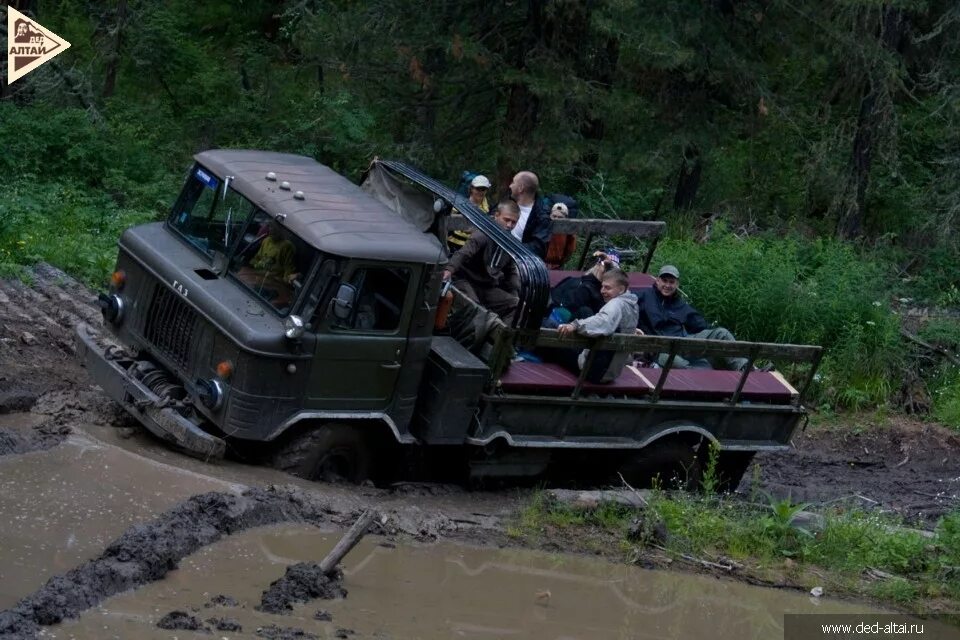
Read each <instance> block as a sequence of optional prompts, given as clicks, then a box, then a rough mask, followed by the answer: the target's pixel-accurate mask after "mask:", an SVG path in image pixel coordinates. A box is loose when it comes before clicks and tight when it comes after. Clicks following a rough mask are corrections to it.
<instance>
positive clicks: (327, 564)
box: [320, 509, 377, 575]
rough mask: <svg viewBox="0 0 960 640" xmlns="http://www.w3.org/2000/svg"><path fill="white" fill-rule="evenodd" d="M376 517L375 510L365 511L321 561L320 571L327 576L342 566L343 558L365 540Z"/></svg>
mask: <svg viewBox="0 0 960 640" xmlns="http://www.w3.org/2000/svg"><path fill="white" fill-rule="evenodd" d="M376 517H377V513H376V511H374V510H373V509H367V510H366V511H364V512H363V513H362V514H361V515H360V517H359V518H358V519H357V521H356V522H354V523H353V526H352V527H350V530H349V531H347V533H346V534H345V535H344V536H343V537H342V538H340V542H338V543H337V544H336V546H334V547H333V549H332V550H331V551H330V553H328V554H327V557H326V558H324V559H323V560H321V561H320V571H322V572H323V573H324V574H325V575H329V574H330V573H331V572H333V570H334V569H336V568H337V565H338V564H340V561H341V560H343V557H344V556H345V555H347V554H348V553H350V550H351V549H353V548H354V547H355V546H356V545H357V543H358V542H360V539H361V538H363V535H364V534H365V533H366V532H367V529H368V528H369V527H370V524H371V523H372V522H373V520H374V518H376Z"/></svg>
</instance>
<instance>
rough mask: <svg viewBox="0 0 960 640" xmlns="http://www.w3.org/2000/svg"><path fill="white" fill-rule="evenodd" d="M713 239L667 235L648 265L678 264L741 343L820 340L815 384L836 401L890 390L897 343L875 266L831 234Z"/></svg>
mask: <svg viewBox="0 0 960 640" xmlns="http://www.w3.org/2000/svg"><path fill="white" fill-rule="evenodd" d="M713 236H714V237H713V239H711V241H710V242H709V243H707V244H703V245H701V244H697V243H695V242H692V241H689V240H677V239H668V240H665V241H664V242H663V243H662V244H661V245H660V248H659V249H658V260H657V262H656V264H655V265H653V267H654V268H656V266H658V265H660V264H665V263H673V264H676V265H677V266H678V267H679V268H680V271H681V273H682V279H681V287H682V290H683V292H684V294H686V295H687V297H688V299H689V300H690V302H691V303H692V304H694V305H695V306H696V307H697V308H698V309H699V310H700V311H701V312H702V313H703V314H704V316H705V317H706V318H707V319H708V321H713V322H716V323H717V324H719V325H723V326H726V327H727V328H729V329H730V330H731V331H733V332H734V334H735V335H736V336H737V337H738V338H740V339H743V340H757V341H764V342H787V343H795V344H797V343H798V344H819V345H822V346H823V347H824V348H825V349H826V350H827V355H826V358H825V361H824V366H823V377H822V382H821V384H820V386H819V388H820V389H821V391H822V393H823V394H824V395H825V396H826V398H827V399H829V400H830V401H832V402H835V403H836V404H838V405H841V406H849V407H863V406H866V405H870V404H879V403H882V402H884V401H886V399H887V398H888V397H889V395H890V394H891V392H893V391H895V390H896V389H895V388H894V385H893V382H892V381H893V380H895V379H896V374H897V371H898V370H899V369H900V367H901V366H902V363H903V358H904V349H903V346H902V344H901V341H900V338H899V335H898V327H899V322H898V319H897V317H896V316H895V315H893V314H892V313H890V311H889V310H888V309H887V308H886V304H885V303H884V301H885V300H887V299H888V294H887V291H888V289H889V285H888V284H887V280H886V278H885V273H884V270H883V269H882V268H881V267H880V266H879V265H877V264H875V263H873V262H872V261H870V260H865V259H864V257H863V256H862V255H861V254H860V253H858V252H857V251H856V250H855V249H854V248H852V247H851V246H849V245H845V244H842V243H840V242H837V241H833V240H815V241H807V240H803V239H801V238H797V237H789V238H786V239H773V238H766V237H751V238H747V239H740V238H738V237H736V236H734V235H733V234H730V233H727V232H725V231H724V230H723V229H722V228H721V229H717V230H715V231H714V234H713Z"/></svg>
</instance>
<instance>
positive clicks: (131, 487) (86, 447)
mask: <svg viewBox="0 0 960 640" xmlns="http://www.w3.org/2000/svg"><path fill="white" fill-rule="evenodd" d="M4 419H5V420H7V419H11V420H12V419H13V418H11V416H5V417H4ZM235 490H237V486H236V485H234V484H232V483H229V482H226V481H223V480H218V479H216V478H212V477H208V476H201V475H199V474H191V473H184V472H181V471H178V470H175V469H172V468H169V467H166V466H165V465H162V464H157V463H154V462H151V461H150V460H148V459H145V458H143V457H140V456H136V455H131V454H129V453H126V452H124V451H122V450H120V449H117V448H116V447H110V446H105V445H104V444H103V443H101V442H98V441H97V440H95V439H92V438H90V437H88V436H86V435H84V434H82V433H74V434H72V435H70V436H68V437H67V439H66V440H65V441H64V442H63V443H62V444H61V445H59V446H57V447H54V448H52V449H48V450H46V451H36V452H32V453H26V454H22V455H16V456H4V457H0V513H2V514H4V524H3V526H2V528H0V549H3V553H0V609H2V608H4V607H7V606H10V605H12V604H14V603H15V602H16V601H17V599H18V598H19V597H21V596H23V595H25V594H27V593H29V592H31V591H32V590H33V589H34V588H36V587H38V586H39V585H40V584H42V583H43V582H44V581H45V580H46V579H47V578H49V577H50V576H51V575H54V574H57V573H61V572H64V571H66V570H68V569H70V568H72V567H74V566H76V565H77V564H78V563H79V562H81V561H83V560H86V559H88V558H90V557H92V556H95V555H96V554H97V553H99V552H100V551H101V550H102V549H103V548H104V547H105V546H106V545H107V544H108V543H109V542H110V541H111V540H113V539H114V538H116V537H117V536H118V535H119V534H120V533H121V532H123V531H124V530H125V529H126V528H127V527H129V526H130V525H132V524H135V523H138V522H145V521H149V520H151V519H152V518H153V517H154V516H155V515H156V514H157V513H158V512H160V511H163V510H164V509H168V508H170V507H172V506H173V505H175V504H177V503H178V502H180V501H182V500H184V499H185V498H188V497H189V496H191V495H194V494H197V493H201V492H204V491H235Z"/></svg>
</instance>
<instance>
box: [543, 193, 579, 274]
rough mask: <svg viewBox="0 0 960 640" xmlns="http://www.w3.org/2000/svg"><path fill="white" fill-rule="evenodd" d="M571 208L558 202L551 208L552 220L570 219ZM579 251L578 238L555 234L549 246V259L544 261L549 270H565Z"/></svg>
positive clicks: (567, 234)
mask: <svg viewBox="0 0 960 640" xmlns="http://www.w3.org/2000/svg"><path fill="white" fill-rule="evenodd" d="M570 213H571V212H570V207H568V206H567V204H566V203H565V202H557V203H556V204H554V205H553V206H552V207H550V219H551V220H566V219H567V218H569V217H570ZM576 249H577V237H576V236H575V235H573V234H572V233H554V234H553V235H551V236H550V242H549V243H548V244H547V257H546V258H544V259H543V261H544V262H545V263H547V268H548V269H563V265H564V264H565V263H566V262H567V260H569V259H570V256H572V255H573V252H574V251H576Z"/></svg>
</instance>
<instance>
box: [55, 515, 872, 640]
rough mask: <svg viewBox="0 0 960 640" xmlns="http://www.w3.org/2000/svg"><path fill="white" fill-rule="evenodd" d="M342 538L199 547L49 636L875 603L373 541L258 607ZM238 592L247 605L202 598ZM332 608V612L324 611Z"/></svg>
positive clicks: (618, 634)
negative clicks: (164, 624) (336, 595)
mask: <svg viewBox="0 0 960 640" xmlns="http://www.w3.org/2000/svg"><path fill="white" fill-rule="evenodd" d="M338 537H339V536H338V535H331V534H329V533H323V532H318V531H316V530H315V529H309V528H304V527H300V526H295V525H281V526H274V527H265V528H262V529H256V530H252V531H248V532H245V533H242V534H239V535H235V536H231V537H230V538H229V539H227V540H224V541H222V542H219V543H216V544H214V545H211V546H210V547H207V548H205V549H203V550H202V551H200V552H198V553H196V554H194V555H193V556H191V557H190V558H188V559H187V560H186V561H184V562H183V563H182V565H181V568H180V569H179V570H177V571H175V572H172V573H171V574H170V575H169V576H168V577H167V578H166V579H164V580H162V581H160V582H156V583H153V584H151V585H147V586H145V587H142V588H140V589H137V590H136V591H134V592H128V593H125V594H123V595H120V596H117V597H114V598H112V599H110V600H108V601H106V602H105V603H104V604H103V605H102V606H101V607H100V608H99V609H96V610H91V611H88V612H87V613H85V614H84V615H83V616H82V617H81V619H80V620H79V621H74V622H67V623H64V624H62V625H60V626H59V627H51V628H49V629H47V630H45V631H44V632H43V634H42V636H41V637H44V638H54V637H56V638H94V637H96V638H135V637H136V638H171V637H173V636H178V637H180V638H183V637H193V636H194V632H183V631H165V630H162V629H157V628H156V627H155V624H156V622H157V621H159V620H160V618H161V617H162V616H164V615H165V614H167V613H169V612H170V611H173V610H181V611H188V612H191V610H193V609H199V611H196V612H192V614H193V615H194V616H195V617H196V618H198V619H199V620H205V619H207V618H210V617H214V616H216V617H225V616H226V617H230V618H233V619H234V620H235V621H236V622H238V623H239V624H240V625H241V626H242V628H243V631H242V632H240V633H237V632H231V633H224V632H215V633H216V635H217V637H229V638H241V637H256V636H255V634H256V631H257V629H258V628H264V627H267V626H269V625H276V626H281V627H291V626H292V627H296V628H299V629H303V630H304V631H307V632H309V633H313V634H315V635H317V636H318V637H320V638H327V637H335V634H336V632H337V630H338V629H349V630H351V631H354V632H355V633H354V634H351V635H352V636H353V637H357V638H425V639H426V638H429V639H433V638H509V637H513V638H530V639H539V638H543V639H547V638H550V639H560V638H584V639H587V638H590V639H596V638H611V639H612V638H703V637H710V638H713V639H716V640H720V639H726V638H731V639H732V638H738V639H739V638H753V637H758V638H760V637H766V638H769V637H778V636H779V635H780V634H781V633H782V632H781V631H780V628H781V625H782V614H783V613H806V612H817V613H840V612H854V611H859V612H862V611H865V610H866V609H865V608H864V607H858V606H856V605H850V604H844V603H835V602H830V601H822V602H813V601H811V599H810V598H807V597H803V596H798V595H796V594H790V593H785V592H778V591H772V590H761V589H756V588H751V587H747V586H743V585H738V584H735V583H729V582H721V581H718V580H714V579H710V578H703V577H692V576H684V575H677V574H671V573H666V572H656V571H644V570H640V569H636V568H632V567H627V566H618V565H613V564H610V563H607V562H603V561H596V560H592V559H589V558H584V557H567V556H558V555H551V554H543V553H539V552H531V551H525V550H502V549H501V550H491V549H481V548H471V547H465V546H461V545H452V544H447V543H441V544H437V545H430V546H424V547H420V546H397V547H395V548H389V547H383V546H379V545H378V544H377V542H376V540H375V539H373V540H370V539H368V540H365V541H364V542H363V543H362V544H361V545H360V546H358V547H357V548H356V549H354V551H352V552H351V554H350V556H348V558H347V559H346V561H345V563H344V573H345V577H344V581H343V586H344V587H345V588H346V589H347V591H348V596H347V597H346V598H345V599H339V600H333V601H323V600H316V601H312V602H309V603H306V604H300V605H295V606H294V610H293V613H292V614H290V615H272V614H267V613H263V612H260V611H257V610H256V609H255V608H254V607H255V606H256V605H257V604H258V603H259V602H260V596H261V592H262V591H263V590H264V589H266V587H267V586H268V585H269V583H270V582H272V581H273V580H275V579H277V578H279V577H280V576H281V575H283V572H284V569H285V568H286V567H287V566H288V565H290V564H293V563H295V562H301V561H306V560H313V561H319V560H320V559H321V558H322V557H323V556H324V555H325V554H326V552H327V551H329V550H330V548H331V547H332V546H333V544H334V543H335V542H336V540H337V539H338ZM217 595H227V596H230V597H232V598H234V599H235V600H237V601H238V603H239V606H236V607H224V606H213V607H204V605H205V604H208V603H209V602H210V601H211V599H212V598H213V597H214V596H217ZM319 609H322V610H325V611H327V612H329V613H330V614H331V616H332V620H331V621H328V622H326V621H317V620H315V619H314V614H315V613H316V612H317V611H318V610H319Z"/></svg>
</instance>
